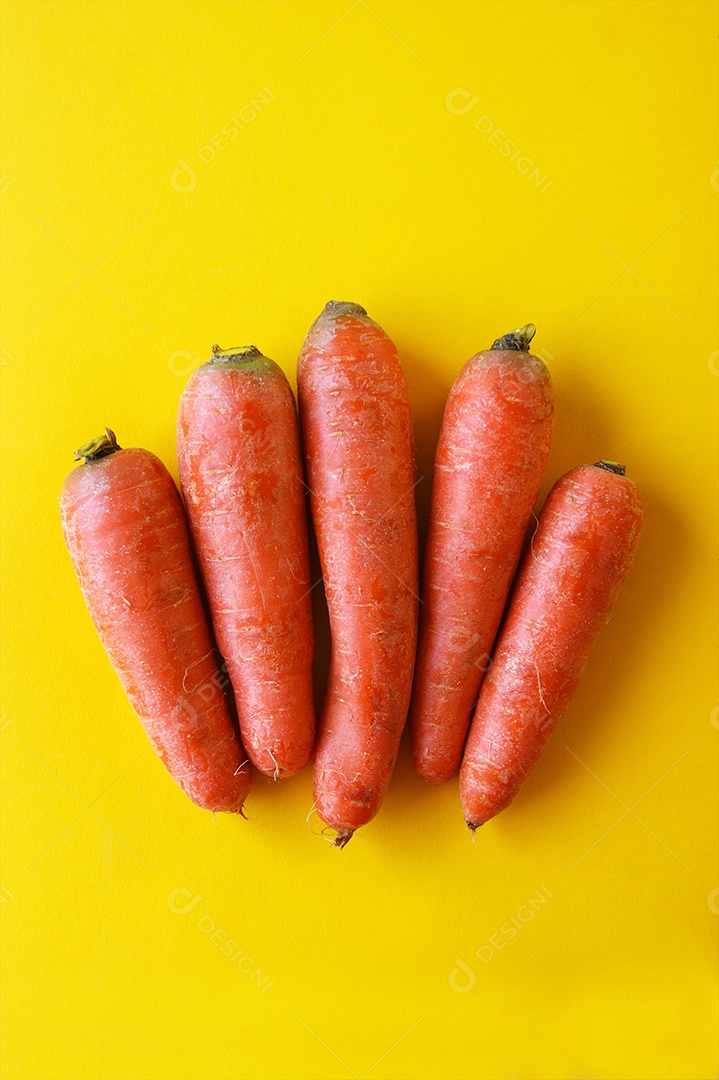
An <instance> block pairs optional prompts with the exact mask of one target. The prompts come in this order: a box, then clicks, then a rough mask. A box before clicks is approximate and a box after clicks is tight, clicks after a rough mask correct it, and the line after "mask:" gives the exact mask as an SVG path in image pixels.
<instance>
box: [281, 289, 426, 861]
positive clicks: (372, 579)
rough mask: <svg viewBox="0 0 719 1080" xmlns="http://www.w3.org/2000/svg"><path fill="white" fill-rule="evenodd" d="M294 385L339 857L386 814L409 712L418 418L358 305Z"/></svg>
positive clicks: (318, 325)
mask: <svg viewBox="0 0 719 1080" xmlns="http://www.w3.org/2000/svg"><path fill="white" fill-rule="evenodd" d="M298 384H299V402H300V418H301V423H302V437H303V441H304V449H305V455H306V462H307V472H308V480H309V486H310V506H311V509H312V517H313V520H314V525H315V531H316V534H317V545H318V549H319V555H320V562H321V565H322V572H323V574H324V581H325V591H326V595H327V605H328V608H329V616H330V627H331V631H332V655H331V659H330V669H329V677H328V685H327V693H326V696H325V701H324V707H323V712H322V720H321V727H320V736H319V743H318V749H317V755H316V759H315V775H314V796H315V805H316V807H317V811H318V813H319V815H320V817H321V819H322V820H323V821H324V822H325V823H326V824H327V825H330V826H331V827H332V828H334V829H335V830H336V832H337V837H336V839H335V844H337V845H338V846H340V847H341V846H344V844H346V843H347V841H348V840H349V839H350V837H351V836H352V833H353V832H354V830H355V829H357V828H358V827H359V826H361V825H365V824H366V823H367V822H368V821H369V820H370V819H371V818H372V817H374V815H375V814H376V813H377V811H378V809H379V807H380V804H381V802H382V798H383V796H384V793H385V790H386V788H387V785H388V783H389V780H390V777H391V775H392V770H393V768H394V763H395V759H396V756H397V749H398V746H399V740H400V736H401V734H402V728H403V726H404V722H405V719H406V715H407V708H408V706H409V697H410V691H411V684H412V671H413V667H414V656H415V646H416V637H417V604H418V598H417V522H416V515H415V505H414V485H415V462H414V437H413V431H412V413H411V409H410V403H409V395H408V391H407V383H406V380H405V377H404V374H403V372H402V368H401V367H400V363H399V359H398V357H397V350H396V349H395V347H394V345H393V344H392V342H391V341H390V339H389V338H388V337H387V335H386V334H385V333H384V331H383V330H382V329H381V328H380V327H379V326H377V324H376V323H374V322H373V321H372V320H371V319H370V318H369V317H368V316H367V313H366V311H365V310H364V308H361V307H359V306H358V305H357V304H348V303H336V302H333V301H331V302H330V303H329V304H327V306H326V307H325V309H324V311H323V312H322V314H321V315H320V316H319V318H318V319H316V320H315V322H314V323H313V324H312V327H311V328H310V331H309V334H308V335H307V340H306V341H305V344H304V347H303V349H302V353H301V356H300V361H299V367H298Z"/></svg>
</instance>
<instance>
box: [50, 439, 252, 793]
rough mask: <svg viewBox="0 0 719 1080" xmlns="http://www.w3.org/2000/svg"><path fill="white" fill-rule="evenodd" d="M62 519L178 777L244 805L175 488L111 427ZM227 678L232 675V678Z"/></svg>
mask: <svg viewBox="0 0 719 1080" xmlns="http://www.w3.org/2000/svg"><path fill="white" fill-rule="evenodd" d="M75 458H76V460H80V459H82V458H84V459H85V464H84V465H81V466H80V468H79V469H75V470H73V472H71V473H70V475H69V476H68V477H67V479H66V480H65V484H64V486H63V490H62V496H61V498H60V508H61V514H62V527H63V532H64V535H65V542H66V544H67V547H68V550H69V552H70V557H71V559H72V563H73V566H74V568H75V573H76V574H77V577H78V581H79V582H80V587H81V589H82V592H83V595H84V597H85V603H86V604H87V606H88V608H89V611H90V615H91V616H92V620H93V622H94V623H95V626H96V628H97V631H98V633H99V635H100V639H101V641H102V643H103V645H104V646H105V649H106V651H107V654H108V656H109V658H110V660H111V662H112V665H113V667H114V668H115V671H116V672H117V674H118V676H119V677H120V681H121V683H122V685H123V687H124V688H125V693H126V694H127V696H128V698H129V699H130V703H131V705H132V706H133V708H134V709H135V711H136V712H137V714H138V716H139V717H140V720H141V721H142V725H143V727H144V728H145V731H146V732H147V734H148V736H149V738H150V742H151V743H152V745H153V746H154V748H155V750H156V751H157V753H158V754H159V756H160V758H161V760H162V762H163V763H164V764H165V766H166V767H167V769H168V771H169V772H170V774H171V776H172V777H173V778H174V779H175V780H176V781H177V783H178V784H179V785H180V787H181V788H182V789H183V790H184V791H185V792H186V794H187V795H189V797H190V798H191V799H192V800H193V802H195V803H197V805H198V806H202V807H204V808H205V809H207V810H229V811H232V812H235V813H241V812H242V804H243V803H244V801H245V797H246V795H247V792H248V791H249V788H250V783H251V780H252V775H251V772H250V770H249V768H248V767H247V766H246V762H245V755H244V752H243V750H242V746H241V745H240V742H239V739H238V738H237V736H236V735H235V731H234V728H233V724H232V719H231V717H230V713H229V710H228V705H227V700H226V698H225V695H224V693H223V690H222V685H223V679H224V676H223V675H222V674H221V673H220V672H219V671H218V668H217V656H216V653H215V650H214V646H213V642H212V637H211V633H210V629H209V626H208V624H207V619H206V616H205V611H204V608H203V604H202V599H201V594H200V590H199V585H198V580H197V575H196V572H195V566H194V562H193V555H192V549H191V546H190V537H189V533H188V529H187V522H186V520H185V514H184V511H183V509H182V501H181V499H180V496H179V493H178V491H177V488H176V487H175V485H174V482H173V480H172V477H171V476H170V474H169V473H168V471H167V469H166V468H165V466H164V465H163V464H162V462H161V461H160V460H159V459H158V458H156V457H155V455H154V454H151V453H150V452H149V451H148V450H139V449H131V450H122V449H121V448H120V447H119V446H118V445H117V442H116V440H115V436H114V435H113V433H112V432H111V431H110V430H109V429H106V434H105V435H101V436H100V438H99V439H94V440H93V441H92V442H90V443H87V444H86V445H85V446H82V447H81V448H80V449H79V450H78V451H77V452H76V454H75ZM225 681H226V680H225Z"/></svg>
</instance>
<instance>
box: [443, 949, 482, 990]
mask: <svg viewBox="0 0 719 1080" xmlns="http://www.w3.org/2000/svg"><path fill="white" fill-rule="evenodd" d="M448 981H449V988H450V990H454V992H455V993H456V994H468V993H469V992H470V990H474V984H475V983H476V981H477V976H476V975H475V974H474V972H473V971H472V969H471V967H470V966H469V965H468V964H465V962H464V960H461V959H460V958H459V957H457V959H456V960H455V962H454V967H453V968H452V970H451V971H450V973H449V979H448Z"/></svg>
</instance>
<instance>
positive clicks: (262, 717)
mask: <svg viewBox="0 0 719 1080" xmlns="http://www.w3.org/2000/svg"><path fill="white" fill-rule="evenodd" d="M177 442H178V458H179V463H180V482H181V485H182V492H183V494H184V497H185V503H186V506H187V511H188V515H189V518H190V525H191V528H192V533H193V536H194V540H195V548H196V550H197V554H198V557H199V560H200V567H201V569H202V573H203V577H204V580H205V586H206V589H207V596H208V600H209V604H210V611H211V614H212V620H213V623H214V627H215V633H216V635H217V644H218V646H219V649H220V652H221V653H222V655H223V656H224V658H225V661H226V663H227V670H228V672H229V675H230V679H231V680H232V686H233V688H234V692H235V700H236V702H237V712H238V715H239V721H240V732H241V735H242V741H243V743H244V745H245V748H246V750H247V753H248V755H249V757H250V759H251V761H252V763H253V765H255V766H256V768H258V769H259V770H260V771H261V772H263V773H265V774H266V775H268V776H274V777H275V778H279V777H284V776H291V775H292V774H293V773H296V772H298V771H299V770H300V769H302V768H303V767H304V766H305V765H306V764H307V762H308V761H309V759H310V756H311V754H312V749H313V745H314V732H315V715H314V704H313V698H312V651H313V633H312V609H311V602H310V591H311V580H310V563H309V553H308V543H307V517H306V508H305V487H304V480H303V477H302V462H301V456H300V438H299V427H298V421H297V409H296V406H295V399H294V396H293V394H292V390H291V389H290V384H289V383H288V381H287V379H286V378H285V375H284V373H283V372H282V369H281V368H280V367H278V365H277V364H276V363H275V362H274V361H273V360H269V359H268V358H267V357H266V356H263V355H262V353H260V352H259V351H258V350H257V349H256V348H255V347H254V346H250V347H249V348H242V349H230V350H227V351H222V350H220V349H219V347H218V346H214V347H213V357H212V359H211V360H210V361H209V362H208V363H206V364H203V365H202V367H200V368H198V369H197V371H196V372H195V373H194V374H193V376H192V378H191V379H190V381H189V382H188V384H187V386H186V388H185V391H184V393H183V395H182V400H181V402H180V411H179V415H178V421H177Z"/></svg>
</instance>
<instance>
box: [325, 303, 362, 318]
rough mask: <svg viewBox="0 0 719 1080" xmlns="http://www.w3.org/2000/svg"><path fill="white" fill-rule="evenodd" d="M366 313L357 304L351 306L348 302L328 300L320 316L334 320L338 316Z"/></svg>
mask: <svg viewBox="0 0 719 1080" xmlns="http://www.w3.org/2000/svg"><path fill="white" fill-rule="evenodd" d="M366 314H367V312H366V311H365V309H364V308H363V307H360V305H359V304H353V303H352V302H351V301H349V300H328V301H327V303H326V304H325V306H324V308H323V310H322V314H321V315H320V318H322V316H323V315H329V316H331V317H332V318H333V319H336V318H337V317H338V316H340V315H366Z"/></svg>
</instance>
